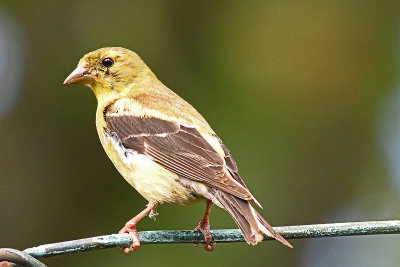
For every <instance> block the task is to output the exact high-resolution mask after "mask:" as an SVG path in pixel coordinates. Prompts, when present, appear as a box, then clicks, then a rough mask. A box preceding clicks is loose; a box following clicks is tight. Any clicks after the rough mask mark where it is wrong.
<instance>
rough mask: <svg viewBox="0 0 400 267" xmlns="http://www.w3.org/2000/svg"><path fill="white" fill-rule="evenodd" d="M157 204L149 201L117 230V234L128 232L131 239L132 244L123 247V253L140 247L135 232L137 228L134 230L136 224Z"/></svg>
mask: <svg viewBox="0 0 400 267" xmlns="http://www.w3.org/2000/svg"><path fill="white" fill-rule="evenodd" d="M157 206H158V204H157V203H149V204H147V207H146V208H145V209H144V210H142V211H141V212H140V213H139V214H138V215H136V216H135V217H133V218H132V219H130V220H129V221H128V222H127V223H126V224H125V226H124V227H123V228H122V229H121V230H119V232H118V233H119V234H126V233H128V234H129V235H130V237H131V239H132V245H131V246H130V247H123V248H122V249H123V251H124V253H125V254H128V253H129V252H131V251H135V250H137V249H138V248H139V247H140V241H139V237H138V234H137V230H136V224H137V223H138V222H139V221H140V220H141V219H143V218H144V217H146V215H147V214H149V213H150V212H151V211H152V210H154V209H155V208H157Z"/></svg>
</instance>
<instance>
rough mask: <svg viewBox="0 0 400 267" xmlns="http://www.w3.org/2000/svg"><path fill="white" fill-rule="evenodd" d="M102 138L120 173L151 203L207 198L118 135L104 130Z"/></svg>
mask: <svg viewBox="0 0 400 267" xmlns="http://www.w3.org/2000/svg"><path fill="white" fill-rule="evenodd" d="M100 139H101V143H102V145H103V147H104V149H105V151H106V153H107V155H108V157H109V158H110V159H111V161H112V162H113V164H114V166H115V167H116V168H117V170H118V171H119V173H120V174H121V175H122V176H123V177H124V179H125V180H126V181H127V182H128V183H129V184H130V185H132V186H133V187H134V188H135V189H136V190H137V191H138V192H139V193H140V194H141V195H142V196H143V197H144V198H145V199H147V200H148V201H149V202H153V203H154V202H156V203H160V204H163V203H170V204H185V205H187V204H192V203H194V202H197V201H199V200H203V199H204V198H203V197H201V196H199V195H198V194H197V193H196V192H195V190H193V188H192V187H191V186H190V185H188V184H187V183H182V182H181V180H180V179H181V178H180V177H179V176H178V175H177V174H175V173H174V172H171V171H169V170H167V169H165V168H163V167H162V166H161V165H159V164H157V163H156V162H154V161H152V160H151V159H150V158H149V157H147V156H146V155H143V154H139V153H137V152H136V151H133V150H131V149H126V148H125V147H124V146H123V145H122V143H121V142H120V140H119V138H118V137H117V136H115V135H110V134H108V133H107V132H103V133H102V135H101V136H100Z"/></svg>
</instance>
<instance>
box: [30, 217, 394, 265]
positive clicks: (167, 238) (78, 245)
mask: <svg viewBox="0 0 400 267" xmlns="http://www.w3.org/2000/svg"><path fill="white" fill-rule="evenodd" d="M274 229H275V230H276V231H277V232H278V233H280V234H281V235H282V236H283V237H284V238H286V239H299V238H317V237H318V238H319V237H335V236H355V235H378V234H399V233H400V220H392V221H370V222H348V223H330V224H312V225H298V226H282V227H274ZM211 233H212V237H213V240H214V242H216V243H226V242H243V241H244V239H243V236H242V234H241V233H240V231H239V230H238V229H227V230H212V231H211ZM139 240H140V242H141V244H143V245H144V244H171V243H202V242H204V239H203V235H202V234H201V232H199V231H189V230H183V231H178V230H176V231H175V230H174V231H173V230H167V231H143V232H139ZM264 240H271V238H268V237H266V238H265V239H264ZM130 244H131V240H130V238H129V234H112V235H104V236H97V237H91V238H84V239H78V240H72V241H65V242H60V243H53V244H47V245H41V246H38V247H33V248H28V249H25V250H24V251H23V252H24V253H27V254H29V255H31V256H33V257H35V258H44V257H52V256H56V255H65V254H70V253H76V252H84V251H91V250H97V249H105V248H113V247H121V246H130Z"/></svg>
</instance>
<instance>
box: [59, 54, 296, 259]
mask: <svg viewBox="0 0 400 267" xmlns="http://www.w3.org/2000/svg"><path fill="white" fill-rule="evenodd" d="M64 84H83V85H86V86H89V87H90V88H91V90H92V91H93V93H94V94H95V96H96V98H97V110H96V129H97V133H98V136H99V138H100V142H101V144H102V146H103V148H104V150H105V152H106V154H107V155H108V157H109V158H110V160H111V161H112V163H113V164H114V166H115V167H116V169H117V170H118V171H119V173H120V174H121V175H122V176H123V178H124V179H125V180H126V181H127V182H128V183H129V184H130V185H131V186H132V187H134V188H135V189H136V190H137V191H138V192H139V193H140V194H141V195H142V196H143V197H144V198H145V199H146V200H147V201H148V204H147V205H146V208H145V209H144V210H143V211H141V212H140V213H139V214H138V215H136V216H135V217H134V218H132V219H131V220H129V221H128V222H127V223H126V224H125V226H124V227H123V228H122V229H121V230H120V231H119V233H120V234H124V233H128V234H129V235H130V238H131V240H132V245H131V246H130V247H124V248H123V251H124V252H125V253H129V252H131V251H136V250H137V249H138V248H139V246H140V241H139V238H138V234H137V228H136V226H137V223H138V222H139V221H140V220H141V219H143V218H144V217H146V216H147V215H149V216H150V217H152V216H154V215H155V209H156V208H157V207H158V206H159V205H163V204H180V205H191V204H194V203H198V202H205V203H206V210H205V213H204V216H203V217H202V219H201V220H200V222H199V224H198V226H197V227H196V228H195V230H198V231H201V232H202V234H203V235H204V248H205V249H206V250H207V251H212V250H213V249H214V242H213V241H212V235H211V232H210V222H209V215H210V210H211V207H212V206H213V205H216V206H218V207H220V208H222V209H224V210H226V211H227V212H228V213H229V214H230V215H231V217H232V218H233V220H234V221H235V223H236V224H237V226H238V227H239V229H240V230H241V233H242V234H243V237H244V239H245V241H246V242H247V243H248V244H249V245H256V244H257V243H259V242H261V241H262V240H263V239H264V236H268V237H271V238H274V239H276V240H277V241H279V242H281V243H282V244H284V245H286V246H288V247H290V248H291V247H292V245H291V244H290V243H289V242H288V241H286V240H285V239H284V238H283V237H282V236H281V235H280V234H279V233H278V232H276V231H275V230H274V229H273V228H272V227H271V226H270V225H269V224H268V223H267V221H266V220H265V219H264V218H263V217H262V216H261V215H260V214H259V213H258V212H257V211H256V210H255V209H254V207H253V206H252V203H253V204H255V205H258V206H260V207H261V205H260V203H259V202H258V201H257V200H256V199H255V197H254V196H253V195H252V194H251V193H250V191H249V189H248V187H247V186H246V184H245V183H244V181H243V180H242V178H241V177H240V176H239V173H238V167H237V164H236V162H235V160H234V158H233V157H232V155H231V153H230V151H229V150H228V148H227V147H226V146H225V145H224V143H223V142H222V140H221V139H220V138H219V137H218V136H217V134H216V133H215V132H214V131H213V130H212V128H211V127H210V125H209V124H208V123H207V121H206V120H205V119H204V118H203V117H202V115H200V113H199V112H198V111H197V110H196V109H195V108H194V107H193V106H192V105H190V104H189V103H188V102H186V101H185V100H184V99H183V98H181V97H180V96H178V95H177V94H176V93H174V92H173V91H172V90H170V89H169V88H168V87H167V86H165V85H164V84H163V83H162V82H161V81H160V80H159V79H158V78H157V77H156V75H155V74H154V73H153V72H152V71H151V70H150V68H149V67H148V66H147V65H146V63H145V62H144V61H143V60H142V59H141V58H140V57H139V55H138V54H136V53H135V52H133V51H131V50H129V49H126V48H122V47H105V48H100V49H97V50H95V51H92V52H89V53H87V54H86V55H84V56H83V57H82V58H81V59H80V60H79V63H78V65H77V67H76V68H75V70H74V71H72V73H71V74H70V75H69V76H68V77H67V78H66V79H65V81H64ZM261 208H262V207H261Z"/></svg>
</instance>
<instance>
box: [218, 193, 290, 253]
mask: <svg viewBox="0 0 400 267" xmlns="http://www.w3.org/2000/svg"><path fill="white" fill-rule="evenodd" d="M214 196H215V197H216V198H217V200H218V201H219V202H220V203H221V204H222V206H223V207H224V208H225V209H226V210H227V211H228V212H229V214H230V215H231V216H232V218H233V219H234V220H235V222H236V224H237V225H238V226H239V228H240V230H241V231H242V234H243V236H244V239H245V240H246V242H247V243H248V244H249V245H253V246H254V245H256V244H257V243H259V242H261V241H262V240H263V239H264V235H266V236H269V237H272V238H274V239H276V240H277V241H279V242H281V243H282V244H284V245H286V246H288V247H290V248H292V245H291V244H290V243H289V242H288V241H286V240H285V239H284V238H283V237H282V236H281V235H280V234H278V233H277V232H276V231H275V230H274V229H273V228H272V227H271V226H270V225H269V224H268V223H267V221H265V220H264V218H263V217H261V215H260V214H259V213H258V212H257V211H256V210H255V209H254V208H253V207H252V206H251V205H250V203H249V201H247V200H243V199H240V198H238V197H235V196H233V195H231V194H228V193H225V192H222V191H219V190H218V191H217V190H215V192H214Z"/></svg>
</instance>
